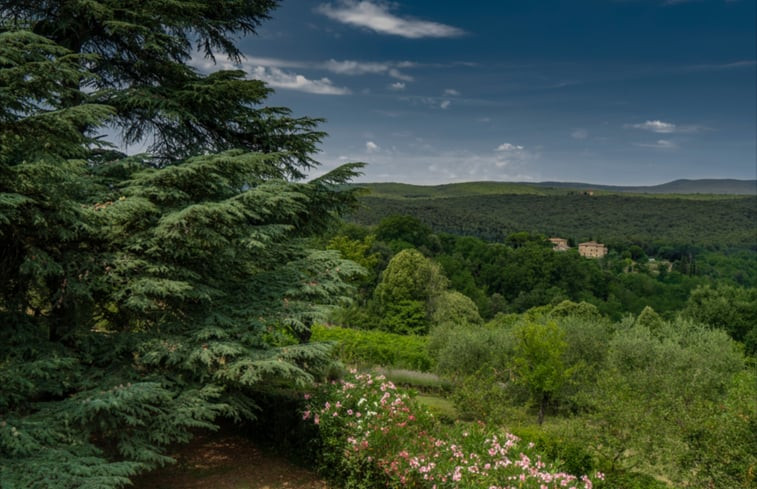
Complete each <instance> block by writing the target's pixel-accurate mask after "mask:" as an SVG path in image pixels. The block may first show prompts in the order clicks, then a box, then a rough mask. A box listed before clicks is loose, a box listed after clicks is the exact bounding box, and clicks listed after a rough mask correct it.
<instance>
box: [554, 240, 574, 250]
mask: <svg viewBox="0 0 757 489" xmlns="http://www.w3.org/2000/svg"><path fill="white" fill-rule="evenodd" d="M549 240H550V241H551V242H552V249H553V250H555V251H568V249H570V246H568V240H567V239H565V238H549Z"/></svg>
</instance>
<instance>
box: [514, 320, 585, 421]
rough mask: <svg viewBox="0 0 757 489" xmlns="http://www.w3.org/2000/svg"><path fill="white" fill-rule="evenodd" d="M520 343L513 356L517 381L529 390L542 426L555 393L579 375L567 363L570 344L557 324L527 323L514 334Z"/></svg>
mask: <svg viewBox="0 0 757 489" xmlns="http://www.w3.org/2000/svg"><path fill="white" fill-rule="evenodd" d="M513 334H514V336H515V338H516V343H515V352H514V355H513V357H512V360H511V362H512V366H513V371H514V375H515V382H516V383H518V384H520V385H522V386H524V387H526V388H527V389H528V391H529V393H530V395H531V400H532V401H533V402H535V403H536V404H537V405H538V409H539V417H538V421H539V424H541V423H542V422H543V421H544V411H545V409H546V407H547V405H548V403H549V402H550V400H551V399H552V397H553V396H554V394H555V393H556V392H557V391H558V390H560V389H561V388H562V386H563V385H564V384H565V383H567V382H568V381H569V380H570V379H571V377H572V376H573V374H574V372H575V367H573V368H568V367H567V366H566V365H565V363H564V360H563V356H564V352H565V349H566V348H567V346H568V343H567V342H566V341H565V332H564V331H562V330H561V329H560V328H559V327H558V326H557V324H555V323H554V322H549V323H547V324H538V323H526V324H523V325H520V326H518V327H516V328H515V330H514V332H513Z"/></svg>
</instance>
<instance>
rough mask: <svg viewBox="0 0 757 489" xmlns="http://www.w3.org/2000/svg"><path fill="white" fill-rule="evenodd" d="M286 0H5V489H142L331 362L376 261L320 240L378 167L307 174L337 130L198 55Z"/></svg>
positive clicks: (0, 168) (1, 465)
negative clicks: (360, 177)
mask: <svg viewBox="0 0 757 489" xmlns="http://www.w3.org/2000/svg"><path fill="white" fill-rule="evenodd" d="M273 6H274V2H268V1H266V0H260V1H248V0H245V1H241V0H240V1H230V2H229V1H223V2H221V1H209V2H200V3H198V2H189V1H183V0H166V1H162V2H148V3H145V2H132V1H129V2H121V1H115V0H101V1H92V2H62V1H52V2H42V3H40V2H36V1H34V2H32V1H22V2H16V1H5V0H0V19H1V20H0V102H2V103H0V267H1V268H0V269H2V271H3V280H1V281H0V324H2V325H3V342H2V343H0V381H2V382H3V395H2V396H0V412H2V419H0V486H2V487H4V488H5V487H8V488H14V489H15V488H35V489H37V488H39V489H43V488H56V489H59V488H74V487H77V488H78V487H98V488H116V487H123V486H124V485H126V484H128V478H129V477H130V476H132V475H134V474H136V473H138V472H140V471H143V470H146V469H149V468H151V467H155V466H157V465H162V464H165V463H168V462H169V461H170V458H168V457H167V456H166V453H165V450H166V447H167V446H168V445H170V444H172V443H177V442H185V441H187V440H189V438H190V437H191V432H192V430H193V429H196V428H213V427H214V426H215V424H214V420H215V419H216V418H218V417H219V416H230V417H233V418H236V419H237V420H243V419H250V418H252V417H254V416H255V415H256V414H258V412H257V408H256V406H257V402H256V400H257V399H258V398H260V397H261V396H262V395H263V392H264V391H271V390H280V389H291V388H293V387H296V386H303V385H306V384H309V383H310V382H311V381H312V380H313V378H314V375H316V374H318V373H319V372H320V369H321V368H322V367H323V366H324V365H325V364H326V363H327V362H328V361H329V357H328V350H329V347H328V346H327V345H324V344H308V343H307V339H308V337H309V335H310V330H309V328H310V325H311V324H312V322H313V321H314V320H316V319H318V318H322V317H325V316H326V315H327V313H328V307H329V305H331V304H335V303H343V302H344V301H345V300H346V297H347V295H348V294H349V293H350V292H351V288H350V287H349V286H348V285H347V284H346V283H345V279H347V278H349V277H350V276H352V275H353V274H354V273H357V272H358V271H359V270H360V269H359V267H357V266H356V265H355V264H354V263H352V262H348V261H345V260H343V259H342V258H340V257H339V255H338V253H337V252H335V251H325V252H324V251H317V250H314V249H312V247H311V246H310V243H311V239H312V236H313V235H315V234H317V233H321V232H323V231H324V230H325V229H326V228H327V227H328V226H329V225H331V224H332V223H333V222H334V221H335V220H336V219H337V218H338V216H339V214H340V213H341V212H344V211H345V210H346V209H347V208H349V207H350V206H352V205H353V204H354V196H353V195H352V193H351V192H343V191H340V190H339V189H340V188H342V186H343V184H344V183H345V182H346V181H347V180H349V179H350V178H351V177H353V176H354V175H355V174H356V172H357V169H358V168H359V165H356V164H348V165H345V166H343V167H340V168H337V169H336V170H334V171H332V172H330V173H327V174H326V175H324V176H322V177H320V178H317V179H315V180H312V181H310V182H304V181H302V180H301V177H302V176H303V174H304V173H305V172H306V171H307V170H308V169H309V168H311V167H312V166H314V165H315V164H316V163H315V161H314V160H312V158H311V156H310V154H311V153H312V152H313V151H314V150H315V146H316V144H317V143H318V141H319V139H320V138H321V136H322V133H320V132H317V131H315V130H314V127H315V124H316V123H317V121H316V120H314V119H309V118H302V119H293V118H290V117H289V115H288V114H289V111H288V109H282V108H265V107H259V104H260V103H261V102H263V101H264V99H265V96H266V95H267V94H268V93H269V90H268V89H267V88H266V87H265V86H264V85H263V84H262V83H261V82H259V81H255V80H246V79H245V75H244V73H242V72H224V71H220V72H215V73H211V74H208V75H203V74H200V73H198V72H196V71H195V70H194V69H193V68H190V67H189V66H187V65H186V64H185V62H186V61H187V60H188V59H189V58H190V55H191V53H192V43H193V42H197V43H198V44H199V47H200V48H201V50H203V51H204V52H205V54H206V55H208V56H212V55H213V53H215V54H217V55H219V56H220V55H228V56H231V57H234V56H236V55H238V54H239V53H238V51H237V50H236V48H235V46H234V44H233V42H232V39H233V38H234V37H235V36H236V34H237V33H238V31H241V32H252V31H254V29H255V28H256V27H257V25H258V24H259V22H260V21H262V20H263V19H265V18H266V17H267V14H268V12H269V10H270V9H271V8H272V7H273ZM112 127H117V128H120V129H121V130H122V137H123V139H124V141H125V142H127V143H134V142H141V141H142V139H143V137H144V136H146V135H148V134H149V136H150V140H151V141H153V144H152V146H151V147H150V148H149V152H148V153H146V154H143V155H136V156H132V157H126V156H125V155H123V154H120V153H118V152H117V151H114V150H112V149H111V148H110V147H109V146H108V145H107V144H106V143H103V142H101V140H102V137H103V135H104V133H105V132H106V131H108V130H109V129H108V128H112Z"/></svg>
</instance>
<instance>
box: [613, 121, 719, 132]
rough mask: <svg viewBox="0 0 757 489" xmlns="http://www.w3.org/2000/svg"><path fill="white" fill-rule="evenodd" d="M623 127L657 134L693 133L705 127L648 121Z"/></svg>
mask: <svg viewBox="0 0 757 489" xmlns="http://www.w3.org/2000/svg"><path fill="white" fill-rule="evenodd" d="M623 127H625V128H631V129H642V130H644V131H652V132H656V133H658V134H674V133H678V134H681V133H693V132H699V131H701V130H703V129H705V127H703V126H697V125H683V126H681V125H677V124H674V123H672V122H663V121H660V120H649V121H645V122H642V123H638V124H625V125H624V126H623Z"/></svg>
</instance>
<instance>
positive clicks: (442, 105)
mask: <svg viewBox="0 0 757 489" xmlns="http://www.w3.org/2000/svg"><path fill="white" fill-rule="evenodd" d="M450 104H452V102H450V101H449V100H442V103H440V104H439V108H440V109H446V108H447V107H449V106H450Z"/></svg>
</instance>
